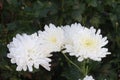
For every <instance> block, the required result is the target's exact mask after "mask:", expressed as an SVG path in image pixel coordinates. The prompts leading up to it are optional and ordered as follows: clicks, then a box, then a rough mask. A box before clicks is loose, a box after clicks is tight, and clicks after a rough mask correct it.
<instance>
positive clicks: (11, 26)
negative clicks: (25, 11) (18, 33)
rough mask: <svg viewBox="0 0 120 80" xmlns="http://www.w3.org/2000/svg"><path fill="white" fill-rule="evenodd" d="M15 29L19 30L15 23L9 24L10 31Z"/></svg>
mask: <svg viewBox="0 0 120 80" xmlns="http://www.w3.org/2000/svg"><path fill="white" fill-rule="evenodd" d="M15 28H17V25H16V23H15V22H13V23H9V24H7V29H8V30H15Z"/></svg>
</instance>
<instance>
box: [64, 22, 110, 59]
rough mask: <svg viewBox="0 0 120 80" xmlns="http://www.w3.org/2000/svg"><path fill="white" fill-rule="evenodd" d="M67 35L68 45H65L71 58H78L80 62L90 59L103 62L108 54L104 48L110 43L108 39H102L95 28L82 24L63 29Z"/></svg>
mask: <svg viewBox="0 0 120 80" xmlns="http://www.w3.org/2000/svg"><path fill="white" fill-rule="evenodd" d="M63 29H64V31H65V33H66V35H68V36H66V37H68V38H66V39H67V40H66V41H67V43H66V44H65V48H66V50H65V52H69V54H70V55H71V56H76V57H78V61H83V60H84V59H87V58H90V59H92V60H95V61H101V58H103V57H105V56H106V55H107V54H110V53H109V52H108V49H107V48H104V46H105V45H106V44H107V43H108V41H107V37H104V38H103V37H102V35H101V34H100V30H98V31H96V30H95V29H94V28H93V27H91V28H90V29H88V28H85V27H83V26H81V25H80V24H76V23H75V24H72V25H71V27H69V26H66V27H65V28H63Z"/></svg>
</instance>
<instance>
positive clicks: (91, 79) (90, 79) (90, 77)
mask: <svg viewBox="0 0 120 80" xmlns="http://www.w3.org/2000/svg"><path fill="white" fill-rule="evenodd" d="M79 80H81V79H79ZM83 80H95V79H93V77H92V76H88V75H86V76H85V77H84V79H83Z"/></svg>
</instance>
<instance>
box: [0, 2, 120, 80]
mask: <svg viewBox="0 0 120 80" xmlns="http://www.w3.org/2000/svg"><path fill="white" fill-rule="evenodd" d="M0 17H1V19H0V80H78V78H79V77H81V76H78V75H79V73H78V71H77V70H76V68H75V67H74V66H72V65H69V64H66V60H65V59H64V57H63V56H61V55H59V54H58V55H57V56H58V57H59V58H57V60H55V61H54V62H53V65H52V66H53V67H52V68H53V69H52V71H51V72H47V71H45V70H44V69H42V68H40V70H37V71H36V72H33V73H29V72H17V71H16V70H15V69H16V65H15V64H11V63H10V59H8V58H7V57H6V55H7V53H8V52H9V51H8V49H7V44H8V43H9V42H10V41H12V38H13V37H14V36H15V35H16V34H17V33H20V34H22V33H27V34H31V33H34V32H36V31H38V30H43V29H44V25H45V24H49V23H54V24H55V25H66V24H72V23H74V22H80V23H81V24H82V25H84V26H87V27H90V26H94V27H95V28H97V29H98V28H100V29H101V31H102V34H103V35H104V36H107V37H108V40H109V44H108V45H107V46H106V47H108V49H109V51H110V52H111V53H112V54H111V55H109V56H107V57H106V58H104V59H103V60H102V62H100V63H99V62H94V64H93V63H91V70H90V73H91V75H93V77H95V78H96V80H104V79H105V78H106V79H107V80H117V75H118V74H117V73H118V70H120V0H0ZM76 64H78V65H79V63H78V62H77V63H76ZM92 64H93V65H92ZM54 68H55V71H54Z"/></svg>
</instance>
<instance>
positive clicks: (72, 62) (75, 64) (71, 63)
mask: <svg viewBox="0 0 120 80" xmlns="http://www.w3.org/2000/svg"><path fill="white" fill-rule="evenodd" d="M63 55H64V56H65V58H66V59H67V60H68V61H69V62H70V63H71V64H72V65H74V66H75V67H76V68H77V69H78V70H79V71H80V72H81V69H80V67H79V66H78V65H77V64H75V63H74V62H73V61H72V60H70V59H69V58H68V57H67V56H66V55H65V53H63Z"/></svg>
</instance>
